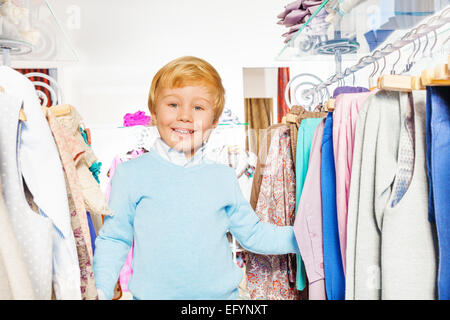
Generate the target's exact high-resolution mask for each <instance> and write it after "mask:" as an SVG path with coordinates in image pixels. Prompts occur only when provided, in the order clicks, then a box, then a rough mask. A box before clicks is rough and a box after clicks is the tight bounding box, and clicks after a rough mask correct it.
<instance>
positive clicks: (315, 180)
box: [294, 119, 326, 300]
mask: <svg viewBox="0 0 450 320" xmlns="http://www.w3.org/2000/svg"><path fill="white" fill-rule="evenodd" d="M324 128H325V119H324V120H322V121H321V122H320V123H319V125H318V126H317V127H316V130H315V131H314V137H313V140H312V144H311V153H310V156H309V165H308V173H307V174H306V179H305V184H304V187H303V191H302V194H301V197H300V202H299V205H298V210H297V216H296V219H295V222H294V233H295V237H296V239H297V243H298V247H299V249H300V253H301V255H302V259H303V262H304V263H305V269H306V275H307V276H308V282H309V300H326V291H325V273H324V265H323V236H322V232H323V231H322V192H321V184H320V165H321V155H322V149H321V148H322V137H323V130H324Z"/></svg>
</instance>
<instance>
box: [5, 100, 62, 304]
mask: <svg viewBox="0 0 450 320" xmlns="http://www.w3.org/2000/svg"><path fill="white" fill-rule="evenodd" d="M0 105H1V106H2V117H1V118H0V150H2V152H1V153H0V163H1V171H0V172H1V174H2V187H3V194H4V197H5V203H6V207H7V210H8V213H9V215H10V219H11V222H12V224H13V227H14V233H15V234H16V236H17V240H18V242H19V244H20V249H21V252H22V254H23V259H24V261H25V264H26V268H27V272H28V274H29V277H30V279H31V283H32V286H33V291H34V296H35V298H36V299H39V300H49V299H50V298H51V295H52V271H51V270H52V256H53V250H52V248H53V225H52V222H51V220H50V219H49V218H47V217H44V216H42V215H39V214H36V213H35V212H34V211H32V210H31V208H30V207H29V205H28V202H27V201H26V199H25V194H24V191H23V189H24V188H23V185H22V176H21V170H20V167H19V166H18V163H19V161H18V155H19V151H20V149H19V148H20V146H19V145H18V143H17V141H18V138H20V137H21V135H20V133H21V130H20V129H21V128H20V126H21V123H20V124H19V123H18V120H17V119H18V118H19V110H20V109H21V107H22V102H21V101H20V100H18V99H16V98H13V97H9V96H1V95H0ZM17 133H18V134H19V135H17ZM19 141H20V140H19Z"/></svg>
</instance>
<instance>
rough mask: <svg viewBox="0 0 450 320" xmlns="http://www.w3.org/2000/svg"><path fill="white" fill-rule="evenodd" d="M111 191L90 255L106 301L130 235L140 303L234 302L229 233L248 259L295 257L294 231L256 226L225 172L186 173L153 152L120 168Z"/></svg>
mask: <svg viewBox="0 0 450 320" xmlns="http://www.w3.org/2000/svg"><path fill="white" fill-rule="evenodd" d="M111 184H112V188H111V194H110V199H109V206H110V208H111V210H112V211H113V216H107V217H105V223H104V225H103V227H102V229H101V230H100V232H99V235H98V237H97V239H96V241H95V254H94V274H95V280H96V286H97V289H98V290H101V291H102V292H103V293H104V294H105V297H106V298H107V299H111V298H112V296H113V289H114V285H115V284H116V282H117V279H118V277H119V273H120V270H121V268H122V266H123V264H124V262H125V259H126V257H127V255H128V252H129V250H130V247H131V245H132V242H133V236H134V244H135V246H134V257H133V262H132V268H133V275H132V276H131V279H130V281H129V284H128V288H129V290H130V292H131V293H132V295H133V297H135V298H136V299H139V300H142V299H161V300H172V299H176V300H180V299H185V300H194V299H205V300H206V299H212V300H221V299H223V300H225V299H236V298H237V297H238V285H239V283H240V281H241V279H242V270H241V269H240V268H239V267H238V266H237V265H236V263H234V262H233V257H232V251H231V247H230V245H229V242H228V239H227V230H230V232H231V233H232V234H233V235H234V236H235V237H236V239H237V240H238V241H239V243H240V244H241V245H242V247H244V248H245V249H246V250H248V251H250V252H254V253H257V254H263V255H271V254H287V253H299V250H298V246H297V241H296V240H295V236H294V231H293V228H292V227H291V226H283V227H280V226H276V225H272V224H269V223H264V222H261V221H260V220H259V218H258V216H257V215H256V213H255V212H254V211H253V209H252V207H251V206H250V203H249V202H248V201H247V200H246V199H245V198H244V196H243V195H242V192H241V190H240V187H239V183H238V180H237V178H236V173H235V171H234V169H233V168H230V167H227V166H225V165H221V164H216V163H211V162H209V161H207V160H205V161H203V162H201V163H199V164H197V165H194V166H192V167H183V166H179V165H176V164H173V163H171V162H169V161H167V160H166V159H164V158H162V157H161V156H160V155H158V154H157V153H156V152H155V150H153V149H152V150H151V151H150V152H148V153H146V154H144V155H141V156H140V157H138V158H135V159H132V160H129V161H127V162H124V163H121V164H119V165H118V166H117V168H116V171H115V174H114V177H113V178H112V181H111Z"/></svg>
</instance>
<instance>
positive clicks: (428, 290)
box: [346, 91, 437, 300]
mask: <svg viewBox="0 0 450 320" xmlns="http://www.w3.org/2000/svg"><path fill="white" fill-rule="evenodd" d="M410 98H411V99H412V100H413V110H414V126H415V141H414V145H415V157H414V171H413V176H412V180H411V183H410V185H409V187H408V189H407V191H406V193H405V194H404V195H403V197H402V199H401V200H400V202H399V203H397V204H396V205H395V206H393V207H392V200H393V196H394V192H393V190H392V189H393V186H394V181H395V179H396V178H397V177H398V173H399V172H398V171H399V170H398V164H399V150H400V149H401V148H400V147H401V146H400V143H401V142H400V135H401V132H402V130H404V128H405V126H404V121H405V115H406V111H407V109H408V108H409V103H410ZM425 99H426V96H425V92H423V91H417V92H413V93H412V94H408V93H399V92H388V91H379V92H378V93H376V94H374V95H373V96H371V97H369V98H368V100H367V102H366V105H365V106H364V107H363V108H362V110H361V111H360V113H359V118H358V122H357V128H356V133H355V146H354V159H353V167H352V177H351V184H350V196H349V211H348V221H347V266H346V299H347V300H353V299H357V300H359V299H363V300H372V299H435V298H436V284H437V278H436V276H437V270H436V269H437V249H436V248H437V246H436V238H435V234H436V233H435V231H434V229H433V228H434V227H433V226H432V225H431V224H430V223H429V222H428V182H427V176H426V163H425V151H426V145H425Z"/></svg>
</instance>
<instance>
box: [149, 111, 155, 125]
mask: <svg viewBox="0 0 450 320" xmlns="http://www.w3.org/2000/svg"><path fill="white" fill-rule="evenodd" d="M150 115H151V116H152V124H156V113H154V112H150Z"/></svg>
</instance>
